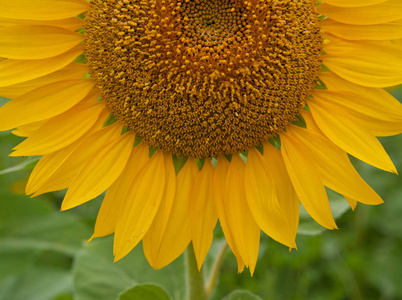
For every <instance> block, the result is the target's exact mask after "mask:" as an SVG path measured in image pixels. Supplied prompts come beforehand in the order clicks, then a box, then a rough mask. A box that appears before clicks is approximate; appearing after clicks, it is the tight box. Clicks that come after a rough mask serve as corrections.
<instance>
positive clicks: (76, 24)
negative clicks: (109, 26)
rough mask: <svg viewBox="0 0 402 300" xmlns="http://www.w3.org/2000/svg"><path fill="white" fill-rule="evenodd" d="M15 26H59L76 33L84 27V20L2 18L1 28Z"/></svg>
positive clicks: (0, 20) (74, 18)
mask: <svg viewBox="0 0 402 300" xmlns="http://www.w3.org/2000/svg"><path fill="white" fill-rule="evenodd" d="M14 25H48V26H57V27H62V28H65V29H69V30H72V31H75V30H77V29H79V28H81V27H82V26H83V25H84V20H81V19H79V18H76V17H72V18H67V19H60V20H17V19H8V18H2V17H0V26H14Z"/></svg>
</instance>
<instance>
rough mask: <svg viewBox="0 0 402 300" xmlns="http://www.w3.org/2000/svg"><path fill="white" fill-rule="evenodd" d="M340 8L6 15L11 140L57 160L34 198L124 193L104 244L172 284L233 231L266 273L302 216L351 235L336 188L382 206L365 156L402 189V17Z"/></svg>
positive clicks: (133, 8) (37, 10)
mask: <svg viewBox="0 0 402 300" xmlns="http://www.w3.org/2000/svg"><path fill="white" fill-rule="evenodd" d="M322 2H324V3H321V2H320V3H316V2H315V1H312V0H277V1H270V0H249V1H240V0H197V1H187V0H186V1H183V2H180V1H179V0H149V1H148V0H144V1H137V0H92V1H90V2H89V3H88V2H86V1H84V0H13V1H10V0H0V26H1V27H0V57H1V58H0V95H1V96H3V97H7V98H12V99H13V100H12V101H10V102H8V103H7V104H5V105H4V106H3V107H2V108H1V109H0V130H10V129H13V128H16V129H15V130H14V131H13V133H14V134H16V135H19V136H23V137H27V138H26V140H24V141H23V142H22V143H21V144H20V145H18V146H16V147H15V152H13V153H12V154H11V155H12V156H36V155H41V156H43V157H42V159H41V160H40V161H39V162H38V164H37V165H36V167H35V168H34V170H33V172H32V174H31V176H30V178H29V182H28V185H27V188H26V192H27V194H33V195H34V196H36V195H39V194H42V193H46V192H50V191H56V190H63V189H68V190H67V193H66V196H65V198H64V201H63V204H62V209H63V210H65V209H70V208H73V207H75V206H78V205H80V204H83V203H85V202H87V201H89V200H91V199H93V198H95V197H97V196H98V195H100V194H102V193H103V192H104V191H106V195H105V198H104V200H103V202H102V206H101V208H100V211H99V214H98V218H97V221H96V225H95V230H94V234H93V238H94V237H101V236H105V235H108V234H112V233H114V254H115V258H116V260H118V259H121V258H122V257H124V256H125V255H126V254H127V253H129V252H130V251H131V250H132V249H133V248H134V247H135V246H136V245H137V244H138V243H139V242H140V241H142V243H143V248H144V253H145V256H146V257H147V259H148V261H149V263H150V264H151V265H152V266H153V267H154V268H162V267H163V266H166V265H167V264H169V263H170V262H171V261H173V260H174V259H176V258H177V257H178V256H179V255H180V254H181V253H182V252H183V251H184V250H185V248H186V247H187V246H188V245H189V243H190V242H191V241H192V243H193V247H194V250H195V254H196V258H197V262H198V266H199V268H200V267H201V265H202V263H203V261H204V259H205V256H206V254H207V252H208V250H209V248H210V245H211V243H212V239H213V230H214V228H215V226H216V224H217V221H218V220H219V223H220V226H221V227H222V229H223V232H224V234H225V237H226V240H227V242H228V244H229V246H230V248H231V249H232V251H233V252H234V254H235V256H236V258H237V261H238V268H239V271H242V270H243V269H244V267H245V266H246V267H249V268H250V271H251V273H253V272H254V268H255V265H256V262H257V255H258V249H259V240H260V231H261V230H262V231H263V232H264V233H266V234H267V235H268V236H270V237H271V238H272V239H274V240H276V241H278V242H280V243H282V244H284V245H286V246H287V247H290V248H295V247H296V243H295V237H296V232H297V227H298V221H299V203H300V202H301V204H302V205H303V206H304V208H305V209H306V210H307V212H308V213H309V214H310V215H311V216H312V217H313V218H314V220H316V221H317V222H318V223H319V224H321V225H322V226H324V227H325V228H328V229H334V228H336V224H335V222H334V220H333V217H332V214H331V209H330V206H329V202H328V198H327V194H326V191H325V187H328V188H330V189H332V190H334V191H336V192H338V193H340V194H342V195H344V196H345V199H346V200H347V201H348V202H349V203H350V205H351V206H352V208H354V207H355V206H356V203H357V202H361V203H364V204H379V203H382V200H381V198H380V197H379V196H378V195H377V194H376V193H375V192H374V191H373V190H372V189H371V188H370V187H369V186H368V185H367V184H366V183H365V182H364V181H363V179H362V178H361V177H360V176H359V175H358V173H357V172H356V171H355V169H354V167H353V166H352V164H351V163H350V161H349V158H348V155H347V154H348V153H349V154H351V155H353V156H355V157H357V158H358V159H360V160H362V161H364V162H366V163H368V164H371V165H373V166H375V167H377V168H380V169H383V170H386V171H390V172H395V173H396V170H395V167H394V165H393V164H392V162H391V160H390V159H389V157H388V155H387V154H386V152H385V151H384V149H383V147H382V146H381V144H380V143H379V141H378V140H377V138H376V136H389V135H396V134H399V133H401V132H402V108H401V104H400V103H399V102H398V101H397V100H396V99H395V98H393V97H392V96H391V95H389V94H388V93H387V92H386V91H384V90H383V88H384V87H389V86H393V85H397V84H401V83H402V71H401V70H402V56H401V53H402V46H401V42H400V41H401V39H402V14H401V11H402V1H400V0H325V1H322ZM76 16H79V17H76ZM84 16H85V18H84ZM83 19H84V20H83ZM83 53H84V54H85V59H86V61H87V62H88V63H83V61H84V57H83V56H82V54H83ZM77 57H79V59H77ZM111 115H112V116H113V117H111ZM297 120H299V122H295V121H297ZM304 123H305V126H304V125H303V124H304Z"/></svg>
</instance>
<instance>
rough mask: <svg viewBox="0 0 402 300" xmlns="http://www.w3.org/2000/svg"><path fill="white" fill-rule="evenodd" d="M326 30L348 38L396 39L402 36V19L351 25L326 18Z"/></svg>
mask: <svg viewBox="0 0 402 300" xmlns="http://www.w3.org/2000/svg"><path fill="white" fill-rule="evenodd" d="M321 26H322V27H323V28H324V29H325V31H327V32H329V33H331V34H333V35H335V36H337V37H339V38H342V39H346V40H395V39H399V38H402V20H397V21H394V22H390V23H384V24H376V25H351V24H343V23H339V22H336V21H334V20H331V19H326V20H324V21H322V22H321Z"/></svg>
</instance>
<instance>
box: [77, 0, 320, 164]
mask: <svg viewBox="0 0 402 300" xmlns="http://www.w3.org/2000/svg"><path fill="white" fill-rule="evenodd" d="M314 8H315V6H314V1H311V0H303V1H296V0H292V1H288V0H286V1H250V2H249V1H239V0H215V1H209V0H208V1H207V0H199V1H183V2H180V1H176V0H166V1H144V2H142V1H114V0H93V1H91V2H90V10H89V13H88V15H87V18H86V22H85V29H86V33H85V37H86V40H85V41H86V51H87V52H86V57H87V59H88V65H89V69H90V74H91V76H92V77H93V78H94V79H95V80H96V83H97V86H98V87H99V89H100V90H101V93H102V98H103V99H104V101H105V102H106V104H107V106H108V108H109V109H110V111H111V112H112V113H113V114H114V115H115V116H116V117H117V118H118V119H120V120H121V121H122V122H123V124H124V125H125V126H126V127H127V128H129V129H131V130H133V131H135V132H136V133H137V134H138V135H139V136H140V137H143V138H144V139H145V141H146V142H147V143H148V144H149V145H150V146H152V147H158V148H160V149H162V150H164V151H169V152H172V153H174V154H176V155H180V156H181V155H182V156H190V157H195V158H202V157H212V156H215V157H216V156H219V155H222V154H232V153H238V152H241V151H244V150H248V149H249V148H251V147H254V146H256V145H261V144H262V143H263V142H264V141H265V140H267V138H270V137H274V136H276V135H278V134H279V132H281V131H282V130H283V129H284V128H285V127H286V126H287V125H288V124H289V123H290V122H291V121H294V120H295V119H296V116H297V115H298V114H299V113H300V110H301V109H302V108H303V107H304V106H305V104H306V98H307V96H308V95H309V94H310V92H311V89H312V88H313V87H314V85H315V84H316V80H317V77H318V72H319V70H320V66H321V52H322V37H321V35H320V27H319V21H318V17H317V14H316V13H315V10H314Z"/></svg>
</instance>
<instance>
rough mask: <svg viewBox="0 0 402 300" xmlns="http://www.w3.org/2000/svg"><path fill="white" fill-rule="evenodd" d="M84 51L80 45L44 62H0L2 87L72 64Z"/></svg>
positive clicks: (13, 60)
mask: <svg viewBox="0 0 402 300" xmlns="http://www.w3.org/2000/svg"><path fill="white" fill-rule="evenodd" d="M83 51H84V46H83V45H81V44H80V45H78V46H76V47H74V48H73V49H71V50H69V51H67V52H66V53H63V54H61V55H58V56H55V57H51V58H46V59H42V60H38V59H35V60H19V59H17V60H15V59H6V60H4V61H1V62H0V87H5V86H10V85H13V84H17V83H21V82H25V81H28V80H32V79H35V78H39V77H42V76H45V75H48V74H50V73H53V72H55V71H57V70H60V69H62V68H64V67H65V66H67V65H68V64H70V63H72V62H73V61H74V59H76V58H77V56H78V55H80V54H81V53H82V52H83Z"/></svg>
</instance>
